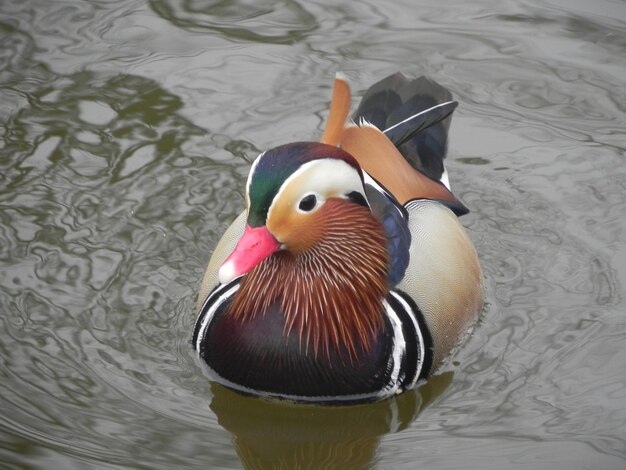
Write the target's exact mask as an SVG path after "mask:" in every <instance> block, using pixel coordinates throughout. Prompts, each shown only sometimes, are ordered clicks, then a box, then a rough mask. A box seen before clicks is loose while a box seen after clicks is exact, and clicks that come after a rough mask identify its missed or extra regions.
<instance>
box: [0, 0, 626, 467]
mask: <svg viewBox="0 0 626 470" xmlns="http://www.w3.org/2000/svg"><path fill="white" fill-rule="evenodd" d="M338 70H340V71H343V72H345V73H346V74H347V75H348V77H349V78H350V80H351V82H352V84H353V90H354V92H355V94H357V95H358V94H359V93H362V92H363V91H364V90H365V89H366V88H367V87H368V86H369V85H370V84H372V83H373V82H375V81H377V80H379V79H380V78H382V77H384V76H386V75H388V74H390V73H393V72H395V71H398V70H400V71H403V72H405V73H406V74H407V75H409V76H419V75H428V76H430V77H432V78H434V79H436V80H437V81H439V82H440V83H442V84H444V85H445V86H447V87H448V88H450V89H451V90H452V92H453V94H454V96H455V97H456V99H457V100H458V101H459V102H460V106H459V108H458V110H457V111H456V113H455V117H454V119H453V124H452V128H451V140H450V151H449V156H448V170H449V173H450V177H451V182H452V186H453V189H454V190H455V192H456V194H457V195H458V196H459V197H460V198H461V199H462V200H463V201H464V202H465V204H466V205H467V206H468V207H470V209H471V210H472V212H471V214H469V215H468V216H466V217H464V218H463V221H464V223H465V225H466V226H467V228H468V230H469V233H470V235H471V237H472V239H473V240H474V241H475V244H476V247H477V249H478V252H479V255H480V258H481V261H482V265H483V270H484V276H485V285H486V302H487V303H486V307H485V311H484V314H483V317H482V320H481V322H480V324H479V325H478V326H477V328H475V330H474V332H473V334H472V335H471V337H470V338H469V339H468V341H467V342H466V344H465V345H464V347H463V348H461V349H460V350H459V351H458V352H456V354H455V355H454V356H453V358H452V361H451V362H450V363H449V364H448V365H447V366H446V367H445V368H444V369H443V370H442V371H441V373H440V374H439V375H438V376H437V377H435V378H434V379H432V380H431V381H430V382H429V383H428V384H427V385H426V386H424V387H422V388H421V389H419V390H418V391H417V392H414V393H408V394H404V395H402V396H400V397H398V398H397V399H394V400H389V401H386V402H383V403H378V404H374V405H367V406H357V407H347V408H330V409H328V408H320V407H310V406H309V407H302V406H300V407H297V406H286V405H277V404H268V403H263V402H259V401H258V400H254V399H250V398H243V397H240V396H237V395H234V394H232V393H230V392H228V391H225V390H223V389H218V388H213V389H211V387H210V385H209V383H208V382H207V380H206V379H205V378H204V376H203V375H202V371H201V369H200V368H199V367H198V365H197V364H196V362H195V361H194V359H193V356H192V354H191V349H190V337H191V329H192V326H193V322H194V317H195V312H194V303H195V295H196V292H197V288H198V285H199V282H200V279H201V276H202V272H203V269H204V265H205V264H206V262H207V260H208V258H209V256H210V253H211V250H212V247H213V246H214V245H215V243H216V242H217V240H218V239H219V236H220V234H221V233H222V231H223V230H224V228H225V227H226V226H227V224H228V223H229V221H230V220H231V219H232V218H233V217H234V216H235V214H237V213H238V212H239V210H240V209H241V207H242V190H243V186H244V182H245V178H246V175H247V170H248V168H249V164H250V162H251V161H252V160H253V159H254V158H255V157H256V155H257V154H258V153H259V152H260V151H261V150H265V149H267V148H270V147H273V146H276V145H279V144H282V143H285V142H289V141H294V140H307V139H316V138H318V137H319V135H320V133H321V129H322V127H323V124H324V118H325V116H326V113H327V106H328V102H329V99H330V91H331V85H332V79H333V77H334V74H335V72H336V71H338ZM0 124H1V127H0V358H1V359H2V361H1V364H0V410H1V411H0V462H2V465H1V467H2V468H37V469H57V468H58V469H83V468H111V469H116V468H146V469H159V468H163V469H165V468H203V469H207V468H216V469H239V468H242V467H245V468H254V469H257V468H262V469H275V468H284V469H299V468H307V469H308V468H311V469H313V468H323V469H325V468H329V469H334V468H338V469H365V468H374V469H414V468H433V469H456V468H493V469H511V468H514V469H623V468H626V354H625V353H624V349H625V347H626V299H624V291H623V286H624V284H625V282H626V216H625V214H626V164H625V163H626V162H625V158H626V155H625V153H626V151H625V148H626V3H625V2H624V1H622V0H600V1H596V2H585V1H582V0H574V1H566V0H522V1H511V0H505V1H495V0H491V1H482V2H463V1H460V0H453V1H449V2H438V1H424V2H413V1H411V0H401V1H392V0H377V1H373V0H364V1H361V2H339V3H338V2H334V1H332V0H314V1H308V2H304V1H302V0H298V1H295V0H257V1H251V0H235V1H232V2H227V1H217V0H205V1H201V0H187V1H182V0H180V1H176V0H152V1H146V0H136V1H127V0H92V1H79V0H55V1H50V0H2V2H1V3H0Z"/></svg>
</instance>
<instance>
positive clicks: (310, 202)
mask: <svg viewBox="0 0 626 470" xmlns="http://www.w3.org/2000/svg"><path fill="white" fill-rule="evenodd" d="M316 205H317V198H316V197H315V194H309V195H308V196H305V197H303V198H302V199H301V200H300V205H298V209H300V210H301V211H303V212H310V211H312V210H313V208H314V207H315V206H316Z"/></svg>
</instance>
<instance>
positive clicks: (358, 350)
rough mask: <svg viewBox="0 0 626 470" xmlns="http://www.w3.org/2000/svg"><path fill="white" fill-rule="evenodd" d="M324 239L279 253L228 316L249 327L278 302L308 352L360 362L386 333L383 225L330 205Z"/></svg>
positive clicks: (364, 211)
mask: <svg viewBox="0 0 626 470" xmlns="http://www.w3.org/2000/svg"><path fill="white" fill-rule="evenodd" d="M326 205H327V206H329V207H328V208H326V210H327V211H328V212H331V213H328V214H326V217H324V226H323V227H322V230H320V233H322V235H321V236H320V239H319V240H317V242H316V243H315V244H314V245H313V246H311V247H310V248H308V249H306V250H302V251H299V252H298V253H297V254H293V253H291V252H289V251H287V250H284V251H280V252H277V253H275V254H274V255H272V256H271V257H270V258H268V259H267V260H265V261H264V262H262V263H261V264H259V265H258V266H257V267H255V268H254V269H253V270H251V271H250V272H249V273H248V274H246V276H245V277H244V278H243V280H242V282H241V285H240V288H239V291H238V292H237V295H236V296H235V299H234V300H233V302H232V304H231V305H230V307H229V311H228V314H229V315H232V316H233V317H234V318H236V319H238V320H239V321H242V322H245V321H247V320H251V319H253V318H254V317H255V316H256V315H259V314H263V313H264V312H266V311H267V310H268V309H269V308H270V306H272V305H274V304H278V305H279V306H280V310H281V311H282V313H283V315H284V328H283V334H284V335H285V336H289V335H290V334H292V333H294V332H295V333H297V335H298V336H299V339H300V345H301V349H304V353H305V354H309V352H312V353H313V354H314V355H315V356H317V355H319V354H322V355H324V356H326V357H330V356H331V352H334V353H338V354H339V355H340V356H343V357H345V356H347V357H348V358H349V360H350V361H354V360H355V359H356V358H357V357H358V356H360V355H361V354H363V353H367V352H369V351H370V350H371V348H372V347H373V345H374V343H375V341H376V338H377V337H378V335H379V334H380V333H381V331H382V330H383V328H384V317H383V300H384V298H385V297H386V295H387V292H388V285H387V274H388V262H389V261H388V254H387V249H386V243H387V242H386V237H385V234H384V230H383V228H382V225H381V224H380V223H379V222H378V220H377V219H376V218H375V217H374V216H373V215H372V214H371V212H370V211H369V209H368V208H366V207H363V206H360V205H357V204H354V203H350V202H348V201H340V200H338V201H333V202H332V203H331V201H328V202H327V203H326Z"/></svg>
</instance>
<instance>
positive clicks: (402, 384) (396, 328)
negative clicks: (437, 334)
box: [192, 278, 432, 404]
mask: <svg viewBox="0 0 626 470" xmlns="http://www.w3.org/2000/svg"><path fill="white" fill-rule="evenodd" d="M240 281H241V278H238V279H235V280H233V281H232V282H230V283H228V284H224V285H222V284H220V285H218V286H217V287H216V288H215V289H214V290H213V291H212V292H211V293H210V294H209V295H208V296H207V298H206V300H205V301H204V303H203V305H202V308H201V310H200V314H199V316H198V318H197V320H196V324H195V327H194V333H193V338H192V343H193V348H194V349H195V350H196V352H197V354H198V357H199V359H200V362H201V363H202V365H203V366H204V368H205V369H206V372H207V374H208V375H209V376H210V378H211V379H212V380H215V381H217V382H219V383H221V384H222V385H225V386H226V387H229V388H233V389H235V390H239V391H240V392H243V393H246V394H252V395H262V396H274V397H280V398H284V399H288V400H293V401H298V402H323V403H344V404H345V403H356V402H367V401H376V400H381V399H384V398H387V397H390V396H393V395H396V394H398V393H400V392H402V391H403V390H409V389H412V388H415V387H416V386H418V385H419V384H420V383H421V381H423V380H424V379H426V378H427V377H428V375H429V372H430V368H431V365H432V339H431V336H430V334H429V332H428V328H427V325H426V322H425V320H424V318H423V316H422V313H421V312H420V310H419V308H417V306H416V305H415V302H413V300H412V299H410V297H409V296H408V295H407V294H406V293H404V292H401V291H392V292H390V295H389V297H388V299H387V300H386V301H385V302H384V307H385V316H386V324H387V327H388V331H389V334H387V335H385V338H386V339H387V341H391V344H390V347H389V351H390V353H389V357H388V361H387V370H386V371H385V372H386V373H385V375H386V380H385V383H384V385H383V386H382V387H381V388H380V389H379V390H378V391H376V392H375V393H363V394H350V395H337V396H333V395H328V396H323V397H321V396H319V395H318V396H300V395H298V396H296V395H290V394H288V393H276V392H267V391H263V390H252V389H250V388H248V387H246V384H238V383H233V382H232V381H230V380H229V379H228V378H226V377H222V376H221V375H220V374H218V373H216V372H215V371H214V370H213V369H212V368H211V367H210V365H209V364H207V363H206V362H205V360H204V358H205V357H206V356H205V350H204V348H205V347H206V346H207V345H206V338H207V332H208V330H209V326H210V324H211V321H212V320H213V319H214V317H215V315H216V312H218V311H221V309H222V308H224V307H225V306H226V305H227V304H228V302H229V301H230V300H231V299H232V297H233V296H234V295H235V293H236V292H237V290H238V289H239V285H240Z"/></svg>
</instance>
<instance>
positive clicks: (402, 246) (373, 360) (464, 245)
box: [192, 73, 483, 404]
mask: <svg viewBox="0 0 626 470" xmlns="http://www.w3.org/2000/svg"><path fill="white" fill-rule="evenodd" d="M350 101H351V97H350V89H349V86H348V84H347V82H346V80H345V78H344V77H343V76H340V75H339V74H338V76H337V78H336V80H335V84H334V88H333V96H332V100H331V105H330V110H329V116H328V120H327V123H326V127H325V129H324V131H323V134H322V137H321V141H320V142H296V143H290V144H286V145H282V146H279V147H276V148H273V149H271V150H268V151H266V152H263V153H262V154H261V155H259V157H258V158H257V159H256V160H255V161H254V162H253V164H252V167H251V169H250V173H249V176H248V179H247V182H246V191H245V209H244V211H243V212H242V213H241V214H240V216H239V217H237V218H236V220H235V221H234V222H233V223H232V225H230V227H229V228H228V229H227V230H226V232H225V233H224V235H223V237H222V238H221V240H220V241H219V243H218V245H217V247H216V248H215V251H214V253H213V255H212V257H211V260H210V261H209V265H208V267H207V270H206V272H205V275H204V278H203V281H202V285H201V288H200V294H199V297H198V311H199V313H198V317H197V320H196V323H195V327H194V332H193V338H192V343H193V348H194V349H195V351H196V353H197V355H198V357H199V359H200V363H201V364H202V366H203V367H204V369H205V371H206V373H207V375H208V376H209V378H210V380H212V381H214V382H217V383H219V384H221V385H224V386H226V387H228V388H230V389H233V390H235V391H238V392H240V393H243V394H247V395H255V396H261V397H266V398H280V399H287V400H291V401H295V402H310V403H321V404H347V403H358V402H367V401H375V400H380V399H384V398H387V397H390V396H393V395H395V394H398V393H400V392H402V391H404V390H408V389H413V388H415V387H417V386H418V385H419V384H421V383H422V382H423V381H424V380H425V379H427V378H428V377H429V376H430V375H431V374H432V373H433V372H434V371H435V370H436V369H437V368H438V367H439V366H440V365H441V364H442V363H443V362H444V360H445V359H446V357H447V356H448V355H449V353H450V351H451V350H452V349H453V348H454V347H455V346H456V345H457V344H458V343H459V341H460V339H461V338H463V337H464V336H465V335H466V333H467V331H468V330H469V328H470V327H471V326H472V324H473V323H474V322H475V320H476V319H477V317H478V315H479V313H480V311H481V309H482V305H483V287H482V274H481V269H480V264H479V262H478V257H477V255H476V251H475V249H474V247H473V245H472V242H471V240H470V238H469V237H468V235H467V233H466V231H465V229H464V228H463V226H462V225H461V224H460V222H459V220H458V216H460V215H463V214H465V213H466V212H468V210H467V208H466V207H465V206H464V205H463V204H462V203H461V202H460V201H459V200H458V199H457V198H456V197H455V196H454V195H453V194H452V192H451V191H450V189H449V182H448V178H447V173H446V171H445V168H444V165H443V158H444V157H445V153H446V149H447V134H448V129H449V125H450V119H451V113H452V111H453V110H454V109H455V107H456V106H457V103H456V102H455V101H452V95H451V93H450V92H449V91H448V90H447V89H445V88H443V87H442V86H441V85H439V84H437V83H435V82H433V81H431V80H429V79H427V78H425V77H420V78H418V79H415V80H408V79H407V78H405V77H404V76H403V75H402V74H400V73H397V74H394V75H391V76H389V77H387V78H385V79H383V80H381V81H380V82H378V83H376V84H375V85H373V86H372V87H370V88H369V89H368V90H367V91H366V92H365V94H364V96H363V98H362V100H361V103H360V104H359V106H358V109H357V110H356V112H355V113H354V114H353V116H352V119H351V120H348V119H347V118H348V114H349V109H350Z"/></svg>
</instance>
